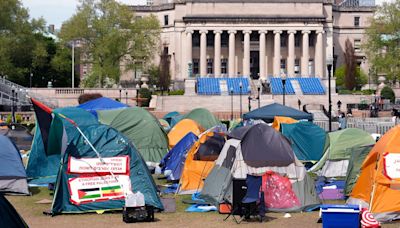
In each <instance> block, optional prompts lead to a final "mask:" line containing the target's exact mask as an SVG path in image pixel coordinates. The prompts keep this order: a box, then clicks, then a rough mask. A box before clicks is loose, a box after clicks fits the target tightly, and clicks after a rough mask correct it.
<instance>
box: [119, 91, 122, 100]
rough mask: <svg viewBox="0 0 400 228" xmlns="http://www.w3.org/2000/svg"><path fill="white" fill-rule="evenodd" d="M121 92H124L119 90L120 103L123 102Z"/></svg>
mask: <svg viewBox="0 0 400 228" xmlns="http://www.w3.org/2000/svg"><path fill="white" fill-rule="evenodd" d="M121 92H122V90H121V89H119V102H121V101H122V96H121Z"/></svg>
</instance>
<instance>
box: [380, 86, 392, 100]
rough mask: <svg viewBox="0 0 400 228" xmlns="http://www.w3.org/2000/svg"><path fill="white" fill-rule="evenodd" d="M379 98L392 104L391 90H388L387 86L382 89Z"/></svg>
mask: <svg viewBox="0 0 400 228" xmlns="http://www.w3.org/2000/svg"><path fill="white" fill-rule="evenodd" d="M381 97H382V98H384V99H389V100H390V102H392V103H394V100H395V95H394V92H393V89H392V88H390V87H389V86H385V87H383V89H382V91H381Z"/></svg>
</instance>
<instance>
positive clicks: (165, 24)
mask: <svg viewBox="0 0 400 228" xmlns="http://www.w3.org/2000/svg"><path fill="white" fill-rule="evenodd" d="M167 25H169V21H168V15H164V26H167Z"/></svg>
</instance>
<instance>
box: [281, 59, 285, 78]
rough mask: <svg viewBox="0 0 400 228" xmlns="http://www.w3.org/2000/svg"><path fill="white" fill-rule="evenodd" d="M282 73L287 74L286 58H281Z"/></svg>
mask: <svg viewBox="0 0 400 228" xmlns="http://www.w3.org/2000/svg"><path fill="white" fill-rule="evenodd" d="M281 74H286V59H281Z"/></svg>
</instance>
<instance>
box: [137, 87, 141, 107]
mask: <svg viewBox="0 0 400 228" xmlns="http://www.w3.org/2000/svg"><path fill="white" fill-rule="evenodd" d="M139 89H140V85H139V84H136V106H137V107H139Z"/></svg>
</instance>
